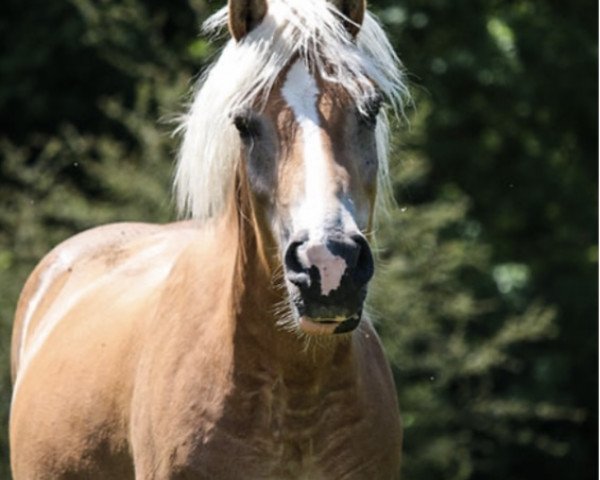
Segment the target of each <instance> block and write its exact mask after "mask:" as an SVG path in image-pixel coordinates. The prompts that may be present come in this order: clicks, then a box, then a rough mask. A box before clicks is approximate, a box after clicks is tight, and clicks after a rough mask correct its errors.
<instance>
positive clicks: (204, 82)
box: [175, 0, 408, 221]
mask: <svg viewBox="0 0 600 480" xmlns="http://www.w3.org/2000/svg"><path fill="white" fill-rule="evenodd" d="M227 14H228V11H227V7H225V8H223V9H221V10H220V11H219V12H217V13H216V14H214V15H213V16H212V17H210V18H209V19H208V20H207V21H206V22H205V23H204V25H203V30H204V32H206V33H215V32H218V31H221V30H222V29H224V28H226V26H227ZM340 17H341V14H340V13H339V12H338V11H337V10H336V9H335V8H334V7H333V6H332V5H331V4H330V3H329V2H326V1H324V0H302V1H297V0H270V1H269V10H268V13H267V15H266V17H265V18H264V20H263V21H262V23H261V24H260V25H259V26H258V27H256V28H255V29H254V30H253V31H251V32H250V33H249V34H248V35H247V36H246V37H244V38H243V39H242V40H241V41H240V42H235V41H234V40H230V41H229V42H228V43H227V44H226V46H225V48H224V49H223V52H222V53H221V55H220V57H219V58H218V59H217V61H216V62H215V63H214V64H213V65H212V66H211V67H210V68H208V69H207V71H206V72H205V73H204V74H203V75H202V77H201V78H200V81H199V83H198V86H197V89H196V93H195V95H194V99H193V102H192V105H191V108H190V109H189V112H188V113H187V115H186V116H185V117H184V119H183V121H182V123H181V125H180V127H179V130H180V131H182V132H183V142H182V145H181V148H180V151H179V155H178V163H177V169H176V175H175V192H176V198H177V204H178V207H179V211H180V213H181V214H183V215H190V216H193V217H194V218H196V219H199V220H200V221H205V220H207V219H209V218H211V217H213V216H216V215H218V214H219V212H220V211H221V210H222V208H223V206H224V204H225V202H226V199H227V198H228V194H229V192H230V189H231V188H232V186H233V176H234V175H235V171H236V168H237V162H238V161H239V157H240V149H241V145H240V139H239V134H238V132H237V130H236V129H235V127H234V125H233V122H232V120H231V115H232V113H233V112H235V111H238V110H240V109H243V108H245V107H248V106H249V105H252V104H256V103H257V101H258V102H260V101H261V100H266V98H267V97H268V94H269V92H270V90H271V88H272V87H273V84H274V83H275V81H276V80H277V78H278V76H279V75H280V73H281V71H282V69H283V68H285V66H286V65H287V64H288V63H289V62H290V60H291V59H292V58H294V57H295V56H298V55H299V56H300V57H301V58H304V59H305V61H306V62H307V63H308V64H309V65H310V66H311V68H314V69H316V70H317V71H319V73H320V75H321V76H322V77H323V78H325V79H326V80H328V81H330V82H335V83H339V84H341V85H342V86H343V87H344V88H345V89H346V90H347V91H348V92H349V94H350V95H351V96H352V97H353V98H354V100H355V101H356V103H357V106H358V107H359V108H360V106H361V105H363V104H364V102H363V100H364V99H365V97H369V96H372V95H373V94H374V93H375V89H377V90H378V91H379V92H380V93H381V94H383V95H384V96H385V98H386V99H387V101H388V102H389V104H390V105H391V107H392V109H393V111H394V112H396V113H397V112H399V111H401V110H402V106H403V103H404V101H405V100H407V99H408V90H407V86H406V84H405V81H404V74H403V69H402V65H401V63H400V60H399V59H398V57H397V56H396V54H395V52H394V50H393V49H392V47H391V45H390V43H389V41H388V40H387V38H386V36H385V33H384V32H383V30H382V28H381V26H380V25H379V23H378V22H377V20H376V19H375V17H373V15H371V14H370V13H369V12H367V14H366V16H365V19H364V23H363V25H362V28H361V30H360V32H359V34H358V36H357V38H356V40H355V41H353V40H352V39H351V38H350V36H349V34H348V33H347V31H346V30H345V28H344V26H343V22H341V21H340ZM376 133H377V151H378V157H379V178H378V183H379V194H378V206H379V208H378V209H381V207H382V206H383V205H384V203H385V201H386V198H387V193H388V191H389V169H388V121H387V117H386V115H385V112H383V111H382V113H381V114H380V118H379V121H378V125H377V131H376Z"/></svg>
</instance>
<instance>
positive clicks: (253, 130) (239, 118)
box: [233, 113, 260, 141]
mask: <svg viewBox="0 0 600 480" xmlns="http://www.w3.org/2000/svg"><path fill="white" fill-rule="evenodd" d="M233 124H234V125H235V128H237V131H238V132H239V134H240V137H241V138H242V140H244V141H246V140H251V139H253V138H256V137H257V136H258V134H259V132H260V122H259V121H258V119H256V118H253V117H252V116H251V115H249V114H247V113H242V114H239V115H235V116H234V117H233Z"/></svg>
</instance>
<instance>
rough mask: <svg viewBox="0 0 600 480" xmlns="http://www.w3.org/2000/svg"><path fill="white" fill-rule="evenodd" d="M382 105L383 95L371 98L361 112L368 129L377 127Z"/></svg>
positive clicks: (362, 119)
mask: <svg viewBox="0 0 600 480" xmlns="http://www.w3.org/2000/svg"><path fill="white" fill-rule="evenodd" d="M382 105H383V97H381V95H375V96H373V97H369V98H368V99H367V100H366V101H365V103H364V105H363V106H362V109H361V110H360V118H361V122H362V123H363V124H364V125H366V126H368V127H375V125H376V124H377V116H378V115H379V112H380V111H381V107H382Z"/></svg>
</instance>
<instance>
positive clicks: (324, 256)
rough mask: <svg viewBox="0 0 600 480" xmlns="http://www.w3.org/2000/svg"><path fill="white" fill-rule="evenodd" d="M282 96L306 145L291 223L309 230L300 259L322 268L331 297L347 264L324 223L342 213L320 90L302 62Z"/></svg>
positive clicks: (324, 288) (292, 70)
mask: <svg viewBox="0 0 600 480" xmlns="http://www.w3.org/2000/svg"><path fill="white" fill-rule="evenodd" d="M282 95H283V98H284V99H285V101H286V102H287V104H288V105H289V106H290V108H291V109H292V111H293V112H294V116H295V118H296V122H297V123H298V127H299V129H300V132H301V134H302V143H303V157H304V200H303V202H302V203H301V204H300V206H299V208H298V209H297V211H296V212H293V214H292V221H293V224H294V225H293V227H294V230H295V231H300V230H305V229H306V230H308V232H309V240H308V242H307V243H306V244H305V245H303V246H302V247H301V248H300V249H299V251H298V256H299V260H300V261H301V262H302V263H303V264H304V265H305V266H306V267H310V266H313V265H314V266H316V267H317V268H318V269H319V273H320V277H321V293H322V294H323V295H329V293H330V292H331V291H333V290H335V289H337V288H338V287H339V285H340V283H341V280H342V276H343V275H344V272H345V271H346V269H347V265H346V262H345V261H344V259H343V258H341V257H338V256H336V255H333V254H332V253H331V252H330V251H329V249H328V248H327V247H326V246H325V233H324V231H323V224H324V223H325V220H326V218H327V215H328V214H329V213H330V212H336V211H337V210H339V201H338V200H337V198H336V197H335V194H334V193H333V191H332V187H331V185H332V182H331V181H330V178H329V177H330V169H329V168H328V166H327V157H326V155H325V149H324V147H323V138H322V130H321V126H320V122H319V112H318V110H317V101H318V98H319V87H318V85H317V82H316V80H315V78H314V76H313V75H311V74H310V72H309V71H308V68H307V66H306V65H305V63H304V62H303V61H302V60H298V61H297V62H296V63H294V65H293V66H292V67H291V68H290V71H289V72H288V75H287V78H286V82H285V84H284V86H283V89H282ZM334 215H335V213H334Z"/></svg>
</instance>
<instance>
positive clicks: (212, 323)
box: [10, 0, 406, 480]
mask: <svg viewBox="0 0 600 480" xmlns="http://www.w3.org/2000/svg"><path fill="white" fill-rule="evenodd" d="M225 25H228V27H229V31H230V32H231V35H232V37H233V38H232V39H231V40H230V41H229V42H228V43H227V45H226V46H225V48H224V50H223V52H222V54H221V55H220V57H219V58H218V60H217V61H216V62H215V64H214V65H213V66H212V67H211V68H210V69H209V70H208V71H207V73H206V74H205V75H204V76H203V77H202V79H201V80H200V83H199V87H198V89H197V91H196V93H195V97H194V101H193V103H192V105H191V108H190V110H189V113H188V115H187V116H186V117H185V118H184V119H183V121H182V127H181V131H182V132H183V141H182V146H181V150H180V154H179V158H178V166H177V172H176V179H175V188H176V191H177V196H178V200H179V203H180V207H181V209H182V211H183V212H184V213H187V214H189V215H190V216H191V217H192V219H191V220H187V221H184V222H179V223H174V224H170V225H165V226H159V225H150V224H132V223H123V224H115V225H108V226H104V227H100V228H96V229H93V230H90V231H87V232H84V233H81V234H79V235H77V236H75V237H73V238H70V239H69V240H67V241H65V242H64V243H62V244H61V245H59V246H58V247H56V248H55V249H54V250H53V251H52V252H50V253H49V254H48V255H47V256H46V257H45V258H44V259H43V260H42V261H41V263H40V264H39V265H38V266H37V268H36V269H35V271H34V272H33V273H32V275H31V276H30V278H29V280H28V281H27V283H26V285H25V287H24V289H23V292H22V295H21V298H20V301H19V304H18V307H17V312H16V319H15V325H14V333H13V348H12V373H13V380H14V391H13V401H12V407H11V413H10V442H11V464H12V471H13V475H14V478H15V479H16V480H32V479H67V478H69V479H72V478H78V479H85V480H90V479H103V480H107V479H134V478H135V479H144V480H145V479H157V480H158V479H175V478H177V479H183V478H185V479H209V480H214V479H216V480H221V479H222V480H240V479H249V480H256V479H301V478H302V479H311V480H319V479H327V480H341V479H352V480H357V479H368V480H387V479H395V478H398V475H399V468H400V450H401V437H402V436H401V427H400V417H399V413H398V405H397V400H396V394H395V387H394V383H393V380H392V376H391V374H390V368H389V365H388V363H387V362H386V359H385V357H384V354H383V351H382V347H381V344H380V341H379V339H378V337H377V335H376V333H375V331H374V329H373V326H372V325H371V323H370V322H369V320H368V319H366V318H363V316H364V315H363V302H364V300H365V296H366V293H367V286H368V284H369V281H370V279H371V277H372V275H373V270H374V267H373V257H372V254H371V250H370V248H369V240H372V239H371V236H372V230H373V228H372V224H373V218H374V215H375V214H376V211H377V210H378V209H379V208H380V206H379V203H378V202H377V201H376V198H378V197H379V198H380V197H381V192H382V188H384V186H385V182H386V180H387V179H388V170H387V154H386V144H387V136H386V135H387V122H386V117H385V114H384V112H383V110H381V109H380V107H381V105H382V102H387V103H388V104H391V105H392V108H398V107H401V103H402V100H403V97H404V95H405V93H406V88H405V84H404V79H403V74H402V69H401V65H400V63H399V61H398V59H397V57H396V56H395V54H394V52H393V50H392V49H391V47H390V44H389V42H388V41H387V39H386V38H385V35H384V34H383V32H382V30H381V27H380V26H379V24H378V23H377V22H376V20H375V19H374V18H373V16H372V15H371V14H370V13H368V12H366V11H365V3H364V0H338V1H335V2H326V1H325V0H269V1H268V2H267V0H230V1H229V5H228V7H225V8H224V9H222V10H221V11H219V12H218V13H217V14H215V15H214V16H213V17H211V18H210V19H209V20H208V22H207V26H206V28H208V29H209V30H210V29H212V30H213V31H214V30H218V29H221V28H223V27H224V26H225ZM378 192H379V193H378Z"/></svg>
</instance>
